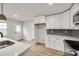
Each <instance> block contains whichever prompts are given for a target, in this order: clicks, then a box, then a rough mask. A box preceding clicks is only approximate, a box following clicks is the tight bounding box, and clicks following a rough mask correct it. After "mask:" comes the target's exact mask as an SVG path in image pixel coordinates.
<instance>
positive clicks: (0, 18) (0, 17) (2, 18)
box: [0, 3, 7, 21]
mask: <svg viewBox="0 0 79 59" xmlns="http://www.w3.org/2000/svg"><path fill="white" fill-rule="evenodd" d="M6 20H7V19H6V16H5V15H4V14H3V3H1V14H0V21H6Z"/></svg>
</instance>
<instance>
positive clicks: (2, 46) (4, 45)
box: [0, 40, 14, 49]
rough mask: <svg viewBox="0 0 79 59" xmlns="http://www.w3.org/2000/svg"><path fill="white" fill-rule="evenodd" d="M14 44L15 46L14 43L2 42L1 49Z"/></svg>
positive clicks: (0, 43)
mask: <svg viewBox="0 0 79 59" xmlns="http://www.w3.org/2000/svg"><path fill="white" fill-rule="evenodd" d="M13 44H14V42H11V41H9V40H5V41H1V42H0V49H2V48H5V47H8V46H11V45H13Z"/></svg>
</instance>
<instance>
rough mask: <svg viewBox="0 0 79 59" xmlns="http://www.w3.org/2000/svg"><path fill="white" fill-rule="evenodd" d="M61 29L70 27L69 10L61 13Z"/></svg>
mask: <svg viewBox="0 0 79 59" xmlns="http://www.w3.org/2000/svg"><path fill="white" fill-rule="evenodd" d="M61 23H62V25H61V26H62V29H72V26H71V21H70V11H66V12H64V13H62V21H61Z"/></svg>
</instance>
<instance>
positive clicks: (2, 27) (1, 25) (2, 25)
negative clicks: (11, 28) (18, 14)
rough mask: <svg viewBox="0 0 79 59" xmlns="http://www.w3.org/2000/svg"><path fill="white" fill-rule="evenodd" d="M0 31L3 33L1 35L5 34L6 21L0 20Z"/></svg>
mask: <svg viewBox="0 0 79 59" xmlns="http://www.w3.org/2000/svg"><path fill="white" fill-rule="evenodd" d="M0 32H2V33H3V36H6V35H7V23H6V22H0Z"/></svg>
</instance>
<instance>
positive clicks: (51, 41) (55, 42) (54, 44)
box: [46, 37, 64, 52]
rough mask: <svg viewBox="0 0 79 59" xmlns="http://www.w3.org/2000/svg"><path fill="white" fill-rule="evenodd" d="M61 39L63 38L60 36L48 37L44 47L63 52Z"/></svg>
mask: <svg viewBox="0 0 79 59" xmlns="http://www.w3.org/2000/svg"><path fill="white" fill-rule="evenodd" d="M63 40H64V38H61V37H51V38H48V40H47V41H46V42H47V43H46V47H47V48H51V49H55V50H59V51H63V52H64V42H63Z"/></svg>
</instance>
